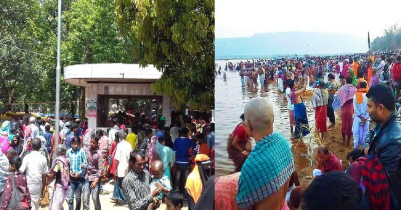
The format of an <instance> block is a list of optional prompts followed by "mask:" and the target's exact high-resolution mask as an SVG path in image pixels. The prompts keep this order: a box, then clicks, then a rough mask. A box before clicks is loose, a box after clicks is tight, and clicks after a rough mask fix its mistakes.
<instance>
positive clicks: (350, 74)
mask: <svg viewBox="0 0 401 210" xmlns="http://www.w3.org/2000/svg"><path fill="white" fill-rule="evenodd" d="M348 76H349V77H352V85H353V86H354V87H356V86H357V84H358V79H357V78H356V76H355V73H354V69H352V68H349V70H348Z"/></svg>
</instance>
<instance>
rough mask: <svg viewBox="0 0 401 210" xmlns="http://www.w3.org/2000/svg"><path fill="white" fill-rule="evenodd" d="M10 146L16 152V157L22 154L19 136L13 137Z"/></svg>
mask: <svg viewBox="0 0 401 210" xmlns="http://www.w3.org/2000/svg"><path fill="white" fill-rule="evenodd" d="M10 146H11V147H12V148H13V149H14V150H15V151H16V152H17V154H18V156H19V155H20V154H21V153H22V142H21V137H20V136H19V135H15V136H13V139H12V141H11V142H10Z"/></svg>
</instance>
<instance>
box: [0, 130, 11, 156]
mask: <svg viewBox="0 0 401 210" xmlns="http://www.w3.org/2000/svg"><path fill="white" fill-rule="evenodd" d="M0 147H1V152H3V154H5V155H7V151H8V149H9V148H10V146H9V143H8V134H7V132H6V131H2V132H0Z"/></svg>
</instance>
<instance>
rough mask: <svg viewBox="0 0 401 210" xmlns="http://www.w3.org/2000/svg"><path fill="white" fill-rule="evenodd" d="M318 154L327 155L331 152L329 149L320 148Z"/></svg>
mask: <svg viewBox="0 0 401 210" xmlns="http://www.w3.org/2000/svg"><path fill="white" fill-rule="evenodd" d="M317 153H323V154H325V155H327V154H329V150H328V149H327V147H319V148H318V149H317Z"/></svg>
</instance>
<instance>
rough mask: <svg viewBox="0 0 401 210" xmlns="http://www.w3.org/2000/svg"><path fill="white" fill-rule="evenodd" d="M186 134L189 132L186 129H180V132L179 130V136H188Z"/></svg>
mask: <svg viewBox="0 0 401 210" xmlns="http://www.w3.org/2000/svg"><path fill="white" fill-rule="evenodd" d="M188 133H189V130H188V128H182V130H181V134H182V135H181V136H185V137H186V136H188Z"/></svg>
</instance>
